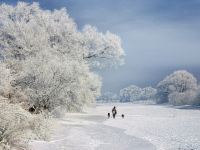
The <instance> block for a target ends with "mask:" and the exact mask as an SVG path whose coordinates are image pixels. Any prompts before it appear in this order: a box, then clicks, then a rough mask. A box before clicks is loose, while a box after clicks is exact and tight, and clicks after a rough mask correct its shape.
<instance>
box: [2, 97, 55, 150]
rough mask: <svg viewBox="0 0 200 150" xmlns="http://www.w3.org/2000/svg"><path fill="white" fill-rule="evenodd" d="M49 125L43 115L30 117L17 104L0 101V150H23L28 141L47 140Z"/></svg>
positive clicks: (4, 100)
mask: <svg viewBox="0 0 200 150" xmlns="http://www.w3.org/2000/svg"><path fill="white" fill-rule="evenodd" d="M50 127H51V124H50V122H49V121H48V119H46V118H45V117H44V116H43V115H32V114H30V113H29V112H27V111H26V110H24V109H22V108H21V106H19V105H18V104H10V103H7V102H6V99H3V98H1V99H0V149H1V150H25V149H28V140H31V139H43V140H44V139H48V137H49V135H50V132H49V131H50V130H49V129H50Z"/></svg>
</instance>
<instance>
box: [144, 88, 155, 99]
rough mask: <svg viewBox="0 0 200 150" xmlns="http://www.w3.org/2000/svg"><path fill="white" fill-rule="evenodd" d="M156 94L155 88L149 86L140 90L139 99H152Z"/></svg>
mask: <svg viewBox="0 0 200 150" xmlns="http://www.w3.org/2000/svg"><path fill="white" fill-rule="evenodd" d="M156 93H157V90H156V89H155V88H153V87H151V86H149V87H145V88H143V89H142V93H141V99H143V100H149V99H154V98H155V95H156Z"/></svg>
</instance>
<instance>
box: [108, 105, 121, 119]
mask: <svg viewBox="0 0 200 150" xmlns="http://www.w3.org/2000/svg"><path fill="white" fill-rule="evenodd" d="M116 115H117V109H116V107H115V106H114V107H113V108H112V117H113V119H115V117H116ZM110 117H111V116H110V113H108V118H110ZM122 118H124V114H122Z"/></svg>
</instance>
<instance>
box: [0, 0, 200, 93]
mask: <svg viewBox="0 0 200 150" xmlns="http://www.w3.org/2000/svg"><path fill="white" fill-rule="evenodd" d="M0 2H5V3H9V4H16V2H17V1H14V0H0ZM26 2H33V1H32V0H28V1H26ZM38 2H39V3H40V5H41V7H42V8H44V9H59V8H62V7H66V8H67V10H68V12H69V14H70V16H71V17H72V18H74V20H75V21H76V23H77V24H78V27H79V28H81V27H82V26H83V25H85V24H91V25H94V26H96V27H97V28H98V29H99V30H100V31H102V32H104V31H106V30H110V31H111V32H114V33H116V34H118V35H119V36H120V37H121V38H122V42H123V48H124V49H125V52H126V57H125V62H126V64H125V65H124V66H121V67H119V68H118V69H117V70H115V69H105V70H102V71H101V73H100V74H101V75H102V76H103V91H105V90H109V91H114V92H118V91H119V90H120V89H121V88H123V87H126V86H128V85H130V84H136V85H139V86H142V87H144V86H147V85H153V86H155V85H156V83H157V82H158V81H159V80H161V79H162V78H164V77H165V76H166V75H167V74H169V73H171V72H172V71H174V70H177V69H186V70H188V71H190V72H192V73H193V74H194V75H195V76H196V77H197V78H199V79H200V69H199V68H200V59H199V58H200V0H39V1H38Z"/></svg>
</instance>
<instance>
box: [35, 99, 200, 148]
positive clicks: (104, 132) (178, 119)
mask: <svg viewBox="0 0 200 150" xmlns="http://www.w3.org/2000/svg"><path fill="white" fill-rule="evenodd" d="M114 105H115V106H116V107H117V110H118V116H117V118H116V119H112V118H110V119H107V113H108V112H109V111H111V109H112V107H113V106H114ZM122 113H123V114H125V118H124V119H122V118H121V114H122ZM58 122H59V128H57V130H56V132H55V134H54V135H53V136H52V139H51V140H50V141H49V142H37V141H35V142H33V143H32V145H33V147H34V148H35V149H36V150H80V149H81V150H108V149H109V150H154V149H158V150H200V132H199V131H200V110H197V109H176V108H172V107H170V106H159V105H144V104H119V103H116V104H98V105H97V107H96V108H93V109H90V110H88V111H87V113H83V114H78V113H75V114H67V115H66V117H65V118H63V119H60V120H58Z"/></svg>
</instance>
